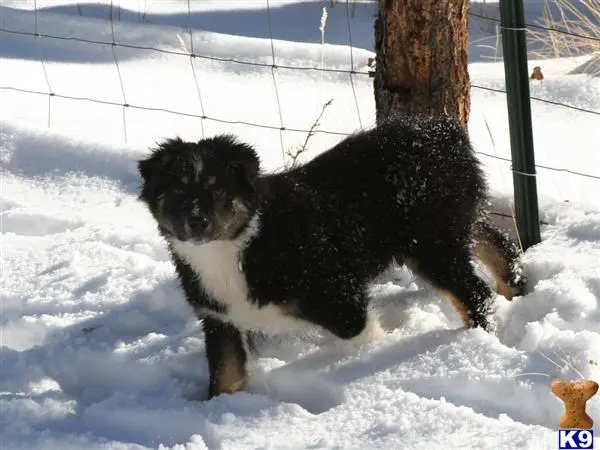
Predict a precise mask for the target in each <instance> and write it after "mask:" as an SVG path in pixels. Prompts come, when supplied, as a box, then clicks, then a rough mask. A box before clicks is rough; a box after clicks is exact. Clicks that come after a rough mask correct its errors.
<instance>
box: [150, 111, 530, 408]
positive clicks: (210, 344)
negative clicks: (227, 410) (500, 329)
mask: <svg viewBox="0 0 600 450" xmlns="http://www.w3.org/2000/svg"><path fill="white" fill-rule="evenodd" d="M139 171H140V174H141V176H142V178H143V186H142V191H141V195H140V198H141V200H142V201H143V202H145V203H146V204H147V205H148V207H149V209H150V211H151V213H152V215H153V216H154V218H155V219H156V221H157V223H158V228H159V230H160V233H161V234H162V236H164V238H165V239H166V241H167V242H168V246H169V249H170V252H171V255H172V259H173V262H174V264H175V267H176V270H177V273H178V276H179V279H180V281H181V285H182V287H183V290H184V293H185V296H186V299H187V301H188V302H189V303H190V304H191V305H192V307H193V308H194V310H195V312H196V314H197V316H198V317H199V318H201V319H203V322H202V323H203V328H204V332H205V337H206V352H207V357H208V364H209V371H210V388H209V396H211V397H212V396H214V395H217V394H220V393H225V392H235V391H238V390H241V389H243V388H244V387H245V385H246V381H247V369H246V363H247V352H248V345H247V342H246V335H247V331H248V330H265V329H268V328H271V327H278V328H281V327H283V328H285V329H290V328H296V327H302V326H306V325H316V326H319V327H322V328H323V329H325V330H328V331H329V332H331V333H333V334H334V335H336V336H338V337H339V338H341V339H345V340H352V341H355V342H358V343H361V342H365V341H368V340H370V339H374V338H376V337H378V336H379V335H381V333H382V331H381V328H380V326H379V325H378V323H377V320H376V317H375V316H374V315H373V314H372V313H371V312H370V310H369V297H368V295H367V287H368V284H369V283H370V282H371V281H373V279H374V278H375V277H377V276H378V275H379V274H381V273H382V271H384V270H385V269H387V268H388V267H389V266H390V264H391V263H392V262H393V261H394V260H395V261H397V262H399V263H400V264H403V263H405V264H407V265H408V267H409V268H410V269H411V270H413V271H414V272H415V273H416V274H418V275H420V276H421V277H423V278H424V279H425V280H427V281H428V282H430V283H431V284H432V285H433V286H434V287H435V288H437V290H438V291H439V292H440V293H441V294H443V295H444V296H445V297H447V298H448V299H449V300H450V301H451V302H452V303H453V305H454V306H455V308H456V310H457V311H458V312H459V313H460V315H461V316H462V319H463V321H464V324H465V326H467V327H483V328H485V329H488V330H489V329H490V328H491V322H490V315H491V314H492V312H493V306H492V299H493V295H492V292H491V291H490V288H489V287H488V285H487V284H486V283H485V282H484V281H482V280H481V279H480V278H478V277H477V276H476V274H475V272H474V269H473V266H472V264H471V261H472V257H473V256H474V257H477V258H478V259H480V260H481V261H482V262H483V263H484V264H485V265H486V266H488V268H489V269H490V271H491V272H492V274H493V275H494V277H495V279H496V284H497V290H498V292H499V293H500V294H502V295H504V296H505V297H507V298H512V297H513V295H516V294H520V292H521V289H522V287H523V284H524V282H525V279H524V277H523V275H522V267H521V262H520V257H519V251H518V249H517V247H516V246H515V244H514V243H513V242H512V241H511V240H510V239H509V238H508V237H507V236H506V235H505V234H503V233H501V232H500V231H498V230H497V229H496V228H494V227H493V226H492V225H490V224H489V223H487V222H486V221H485V220H483V219H481V213H480V212H481V207H482V204H483V203H484V202H485V200H486V194H487V193H486V183H485V181H484V178H483V175H482V171H481V169H480V168H479V164H478V161H477V159H476V157H475V156H474V153H473V151H472V149H471V146H470V143H469V140H468V137H467V135H466V134H465V132H464V131H463V130H462V129H461V127H460V126H459V125H457V123H455V122H454V121H453V120H451V119H448V118H417V117H412V118H405V119H400V120H394V121H390V122H389V123H387V124H384V125H381V126H379V127H376V128H374V129H371V130H369V131H364V132H360V133H357V134H354V135H352V136H350V137H348V138H346V139H344V140H343V141H342V142H340V143H339V144H337V145H336V146H335V147H333V148H332V149H331V150H329V151H327V152H325V153H323V154H321V155H319V156H317V157H316V158H314V159H313V160H312V161H310V162H309V163H307V164H305V165H303V166H301V167H297V168H294V169H291V170H288V171H285V172H282V173H277V174H269V175H262V174H260V169H259V159H258V157H257V154H256V152H255V151H254V150H253V148H252V147H250V146H249V145H247V144H244V143H241V142H239V141H237V140H236V139H235V138H234V137H232V136H229V135H221V136H217V137H214V138H210V139H203V140H201V141H199V142H184V141H182V140H180V139H170V140H167V141H165V142H163V143H161V144H160V145H159V146H158V148H157V149H155V150H154V152H153V153H152V155H151V156H149V157H148V158H147V159H144V160H142V161H140V162H139Z"/></svg>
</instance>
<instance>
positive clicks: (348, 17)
mask: <svg viewBox="0 0 600 450" xmlns="http://www.w3.org/2000/svg"><path fill="white" fill-rule="evenodd" d="M346 24H347V25H348V46H349V47H350V73H349V74H348V76H349V77H350V86H352V95H353V96H354V104H355V105H356V114H357V116H358V125H359V126H360V128H361V129H362V128H363V124H362V119H361V118H360V107H359V106H358V97H357V96H356V87H355V86H354V77H353V75H354V47H353V46H352V22H351V20H350V4H349V0H346Z"/></svg>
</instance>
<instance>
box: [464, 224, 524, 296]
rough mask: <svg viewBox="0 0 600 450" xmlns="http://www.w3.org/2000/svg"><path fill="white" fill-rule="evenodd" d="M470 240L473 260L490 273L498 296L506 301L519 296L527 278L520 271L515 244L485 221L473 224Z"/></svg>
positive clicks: (519, 256) (520, 266)
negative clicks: (471, 240)
mask: <svg viewBox="0 0 600 450" xmlns="http://www.w3.org/2000/svg"><path fill="white" fill-rule="evenodd" d="M472 237H473V241H474V246H473V248H472V254H473V257H475V258H477V259H478V260H479V261H481V263H482V264H484V265H485V266H486V267H487V269H488V270H489V271H490V272H491V274H492V276H493V277H494V279H495V281H496V291H497V292H498V294H500V295H502V296H504V297H506V298H507V299H508V300H512V298H513V297H515V296H519V295H522V294H523V291H524V288H525V283H526V282H527V279H526V277H525V275H524V272H523V263H522V261H521V251H520V250H519V248H518V247H517V245H516V243H515V242H514V241H513V240H512V239H511V238H510V237H509V236H508V234H506V233H504V232H502V231H500V230H499V229H498V228H496V227H495V226H494V225H492V224H491V223H489V222H488V221H487V220H486V219H479V220H478V221H477V222H475V224H474V226H473V235H472Z"/></svg>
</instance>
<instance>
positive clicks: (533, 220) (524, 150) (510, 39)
mask: <svg viewBox="0 0 600 450" xmlns="http://www.w3.org/2000/svg"><path fill="white" fill-rule="evenodd" d="M500 18H501V24H502V52H503V54H504V73H505V77H506V101H507V104H508V123H509V130H510V147H511V155H512V169H513V185H514V192H515V214H516V220H517V230H518V232H519V236H520V239H521V244H522V246H523V250H525V249H527V248H529V247H530V246H532V245H534V244H537V243H538V242H540V240H541V238H540V220H539V211H538V198H537V185H536V178H535V173H536V171H535V156H534V152H533V133H532V129H531V103H530V99H529V73H528V70H527V44H526V38H525V33H526V29H525V18H524V14H523V0H500Z"/></svg>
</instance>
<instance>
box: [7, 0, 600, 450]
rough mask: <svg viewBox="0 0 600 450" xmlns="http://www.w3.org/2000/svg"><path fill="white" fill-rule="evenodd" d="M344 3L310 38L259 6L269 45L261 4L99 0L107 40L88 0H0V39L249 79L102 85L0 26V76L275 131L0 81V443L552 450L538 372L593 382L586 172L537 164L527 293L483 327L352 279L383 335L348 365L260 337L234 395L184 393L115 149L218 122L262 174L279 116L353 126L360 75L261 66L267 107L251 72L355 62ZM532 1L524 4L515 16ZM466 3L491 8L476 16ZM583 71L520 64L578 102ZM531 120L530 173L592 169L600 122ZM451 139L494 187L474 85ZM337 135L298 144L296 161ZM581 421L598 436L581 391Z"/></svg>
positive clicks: (299, 21) (484, 112) (598, 223)
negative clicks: (536, 214) (538, 220)
mask: <svg viewBox="0 0 600 450" xmlns="http://www.w3.org/2000/svg"><path fill="white" fill-rule="evenodd" d="M353 3H354V2H350V4H349V8H350V9H351V11H350V12H351V13H352V14H351V17H350V21H349V22H348V20H347V17H348V16H347V11H346V5H345V4H344V3H343V2H342V3H336V4H335V6H334V7H333V8H330V9H329V17H328V21H327V26H326V32H325V44H324V45H321V44H320V40H321V35H320V32H319V30H318V27H319V20H320V17H321V9H322V6H323V3H322V2H317V1H312V2H311V1H299V0H297V1H287V2H283V1H275V0H273V1H271V2H270V4H271V5H270V6H271V10H270V19H271V20H270V22H271V23H270V25H271V32H272V35H273V37H274V40H273V46H271V40H270V39H269V36H270V32H269V20H268V17H269V16H268V10H267V9H266V2H265V1H262V0H246V1H229V0H221V1H208V0H202V1H195V0H194V1H192V2H190V3H188V2H187V1H185V0H163V1H151V0H121V1H115V2H114V4H115V8H116V7H117V6H118V7H119V8H118V15H117V12H116V11H114V13H115V20H114V22H113V28H112V29H111V22H110V21H109V20H108V17H109V4H110V2H109V1H108V0H104V1H103V2H94V3H84V2H75V1H69V0H37V12H35V9H34V1H32V0H3V1H2V2H1V5H0V27H1V28H3V29H8V30H13V31H24V32H29V33H31V32H35V31H36V29H37V31H38V32H39V33H42V34H52V35H58V36H63V37H73V36H74V37H78V38H83V39H89V40H100V41H107V42H110V41H111V40H112V38H113V33H114V36H115V39H116V40H117V41H118V42H120V43H124V44H132V45H138V46H146V47H156V48H160V49H164V50H169V51H175V52H185V51H186V50H185V49H184V48H182V47H185V48H186V49H187V50H190V49H191V48H192V45H193V49H194V51H195V52H196V53H198V54H202V55H207V56H212V57H216V58H223V59H227V58H234V59H237V60H242V61H247V62H260V63H264V64H266V66H265V67H257V66H253V65H245V64H239V63H231V62H224V61H215V60H208V59H201V58H196V59H194V60H193V61H191V60H190V58H189V57H186V56H179V55H172V54H166V53H160V52H156V51H151V50H136V49H128V48H123V47H116V48H115V49H114V52H115V55H116V57H117V60H118V63H119V70H120V73H121V77H122V80H123V88H124V89H123V90H122V89H121V85H120V82H119V76H118V71H117V68H116V66H115V62H114V59H113V50H112V48H111V46H110V45H92V44H89V43H82V42H77V41H73V40H56V39H48V38H36V37H31V36H26V35H20V34H15V33H6V32H0V58H1V59H0V87H11V88H16V89H25V90H34V91H39V92H49V91H52V92H55V93H57V94H61V95H65V96H73V97H87V98H91V99H96V100H103V101H108V102H116V103H122V102H123V101H124V98H123V92H124V93H125V97H126V101H127V102H128V103H129V104H131V105H135V106H143V107H150V108H162V109H169V110H174V111H178V112H182V113H189V114H192V115H202V114H205V115H206V116H208V117H210V118H213V119H221V120H227V121H230V122H237V121H245V122H251V123H257V124H263V125H269V126H274V127H276V129H266V128H258V127H250V126H247V125H243V124H238V125H234V124H227V123H222V122H218V121H215V120H208V119H206V120H201V119H199V118H197V117H193V116H185V115H175V114H170V113H167V112H160V111H145V110H141V109H136V108H133V107H130V108H127V109H126V111H125V123H124V121H123V111H122V108H121V107H119V106H113V105H110V104H98V103H94V102H90V101H85V100H68V99H63V98H59V97H52V98H51V99H50V101H49V99H48V96H46V95H34V94H27V93H24V92H20V91H16V90H14V89H12V90H7V89H0V120H1V128H0V163H1V170H2V173H1V180H0V200H1V216H0V223H1V231H2V235H1V239H2V241H1V247H0V248H1V256H0V262H1V271H2V273H1V277H2V278H1V295H2V297H1V300H0V308H1V309H0V313H1V316H0V327H1V328H0V344H1V346H0V447H1V448H2V449H3V450H9V449H53V450H54V449H57V450H58V449H60V450H69V449H146V448H161V449H167V448H169V449H171V448H172V449H177V450H184V449H185V450H197V449H205V448H211V449H212V448H225V449H245V448H252V449H255V448H264V449H267V448H269V449H300V448H313V449H317V448H322V449H332V448H339V449H342V448H343V449H382V448H386V449H425V448H427V449H450V448H465V449H466V448H476V449H494V450H499V449H554V448H556V447H557V432H556V429H557V426H558V418H559V416H560V415H561V412H562V405H561V402H560V401H559V400H558V399H557V398H556V397H554V396H553V395H552V394H551V392H550V387H549V385H550V383H551V381H552V380H553V379H555V378H566V379H579V378H590V379H595V380H597V381H600V367H599V365H598V364H599V362H600V195H599V194H600V180H597V179H592V178H586V177H581V176H576V175H573V174H570V173H568V172H557V171H551V170H547V169H541V168H540V169H538V188H539V191H540V205H541V216H542V220H543V222H544V225H543V229H542V237H543V242H542V243H541V244H539V245H537V246H535V247H533V248H531V249H529V250H528V251H527V252H526V253H525V255H524V260H525V265H526V269H527V272H528V275H529V279H530V283H529V287H528V292H527V294H526V295H524V296H523V297H520V298H517V299H515V300H514V301H513V302H512V303H509V302H507V301H505V300H504V299H502V298H499V299H498V304H499V312H498V314H499V316H500V317H501V320H502V325H501V327H500V330H499V333H498V335H497V336H490V335H488V334H486V333H484V332H483V331H480V330H459V329H457V327H458V325H459V319H458V317H457V316H456V314H455V313H454V311H453V310H452V308H451V307H450V306H448V305H446V304H445V303H444V302H443V301H442V300H440V299H439V298H437V297H436V296H435V295H434V294H433V293H432V292H430V291H429V290H427V289H426V288H425V287H424V286H423V285H422V284H421V282H420V281H419V280H418V279H415V278H414V277H413V276H412V275H411V274H410V273H409V272H408V271H406V270H405V269H401V268H395V269H393V270H390V272H389V273H388V274H386V276H385V277H382V278H381V280H379V282H378V283H377V284H375V285H374V286H373V294H374V296H375V298H376V305H377V307H378V309H379V311H380V314H381V317H382V320H383V323H384V325H385V326H386V328H387V329H388V330H389V334H388V335H387V337H386V338H385V339H383V340H382V341H378V342H374V343H372V344H369V345H368V346H366V347H365V348H362V349H360V350H356V351H354V352H351V351H348V350H344V349H343V348H341V347H339V346H337V345H336V343H335V342H325V341H324V338H322V337H320V336H275V337H273V338H271V339H270V340H268V341H266V342H265V343H264V345H263V347H264V348H263V349H262V356H261V357H260V358H259V359H258V360H256V361H255V362H254V364H253V374H252V379H251V386H250V389H249V392H247V393H239V394H235V395H223V396H220V397H218V398H215V399H212V400H210V401H199V400H198V398H199V397H201V396H202V395H203V392H204V391H205V389H206V385H207V367H206V361H205V357H204V344H203V339H202V334H201V331H200V330H199V327H198V324H197V323H196V322H195V321H194V320H193V319H192V318H191V314H190V310H189V309H188V307H187V306H186V304H185V302H184V299H183V297H182V295H181V293H180V291H179V288H178V285H177V283H176V281H175V278H174V273H173V268H172V266H171V264H170V262H169V259H168V254H167V252H166V250H165V246H164V244H163V242H162V241H161V239H160V238H159V236H158V234H157V232H156V230H155V228H154V224H153V221H152V220H151V217H150V215H149V213H148V212H147V211H146V210H145V209H144V207H142V205H141V204H140V203H139V202H138V201H137V200H136V194H137V189H138V184H139V181H138V178H137V174H136V166H135V164H136V160H137V159H138V158H140V157H142V156H144V155H145V154H146V153H147V152H148V149H149V147H151V146H152V145H153V144H154V143H155V142H156V141H157V140H159V139H161V138H164V137H170V136H174V135H180V136H181V137H183V138H185V139H199V138H201V137H202V136H203V132H204V135H205V136H212V135H214V134H215V133H218V132H233V133H235V134H238V135H239V136H240V138H242V139H244V140H246V141H248V142H250V143H252V144H254V145H255V146H256V148H257V149H258V150H259V152H260V155H261V158H262V160H263V168H264V169H265V170H274V169H279V168H281V167H282V166H283V165H284V162H283V157H282V146H283V151H289V150H294V149H296V148H298V146H299V145H301V144H302V143H303V142H304V140H305V138H306V133H303V132H294V131H288V130H286V131H284V132H283V133H281V134H280V131H279V130H278V129H277V127H279V126H280V124H281V122H280V120H282V121H283V124H284V126H285V127H286V128H288V129H289V128H293V129H300V130H305V129H308V128H309V127H310V126H311V124H312V123H313V122H314V120H315V118H316V117H317V116H318V114H319V112H320V110H321V108H322V105H323V104H324V103H325V102H326V101H327V100H329V99H333V103H332V105H331V106H330V107H329V108H327V109H326V111H325V114H324V117H323V119H322V121H321V127H320V128H321V129H322V130H329V131H335V132H340V133H349V132H352V131H354V130H356V129H358V128H359V127H360V126H361V124H362V126H364V127H367V126H370V125H372V124H373V121H374V98H373V90H372V79H370V78H369V77H368V76H367V75H362V74H356V75H354V76H353V80H352V81H353V82H354V91H355V94H356V100H355V97H354V94H353V86H352V83H351V80H350V77H349V76H348V74H346V73H335V72H325V73H322V72H318V71H314V70H290V69H283V68H278V69H275V70H274V77H275V81H276V85H277V93H278V96H279V103H280V105H281V117H280V115H279V112H278V106H277V97H276V92H275V89H274V82H273V73H272V71H271V68H270V67H269V65H270V64H271V63H272V62H273V59H272V58H273V53H274V55H275V62H276V64H278V65H289V66H313V67H315V66H317V67H318V66H321V65H323V66H324V67H325V68H330V69H343V70H347V69H349V68H350V62H351V60H352V61H353V62H354V69H355V70H357V71H366V70H368V69H367V67H366V60H367V58H368V57H369V56H372V55H373V53H372V50H373V19H374V14H375V7H374V5H373V4H369V3H363V2H356V5H354V4H353ZM188 4H189V5H191V8H190V10H188ZM539 4H540V2H528V3H527V11H526V13H527V16H528V20H529V21H531V20H534V19H535V18H536V14H539V11H540V8H539ZM479 7H482V8H484V9H486V10H488V12H489V13H491V14H496V15H497V4H493V3H492V4H490V2H487V4H486V5H479ZM349 24H350V27H351V28H350V29H351V32H352V44H353V48H352V49H351V48H350V47H349V45H348V43H349V32H348V30H349V29H348V25H349ZM190 25H191V28H192V33H190V32H189V30H188V27H189V26H190ZM190 34H191V36H190ZM178 35H179V38H178ZM471 35H472V36H471V40H472V45H471V56H470V59H471V63H470V65H469V71H470V74H471V79H472V82H473V84H475V85H479V86H487V87H491V88H494V89H503V88H504V72H503V65H502V63H501V62H493V61H492V60H491V59H489V58H487V57H486V56H494V55H495V54H496V52H495V50H494V49H491V48H490V47H481V45H489V46H494V45H495V43H496V37H495V24H494V23H491V24H490V23H488V22H486V21H476V20H472V21H471ZM190 38H193V44H192V42H190ZM180 39H182V40H183V44H182V42H181V40H180ZM351 58H352V59H351ZM585 59H586V57H580V58H572V59H555V60H544V61H530V64H531V66H532V67H533V66H534V65H541V66H542V69H543V71H544V75H545V77H546V79H545V80H544V82H543V83H537V82H536V83H532V85H531V92H532V95H533V96H536V97H540V98H545V99H548V100H551V101H557V102H562V103H567V104H571V105H575V106H579V107H582V108H586V109H591V110H595V111H600V78H593V77H590V76H588V75H585V74H583V75H568V72H569V71H570V70H571V69H573V68H574V67H576V66H577V65H578V64H580V63H581V62H582V61H585ZM42 61H44V62H43V63H42ZM192 64H193V68H194V72H195V75H196V77H194V72H193V71H192ZM195 79H197V83H198V88H197V87H196V81H195ZM198 90H199V91H200V97H201V99H202V105H201V104H200V98H199V94H198ZM202 107H203V110H202ZM532 110H533V127H534V134H535V149H536V160H537V163H539V164H542V165H547V166H552V167H557V168H564V169H570V170H573V171H578V172H584V173H589V174H595V175H599V174H600V147H599V146H598V141H599V138H600V131H599V130H600V116H598V115H592V114H586V113H583V112H578V111H574V110H571V109H568V108H564V107H561V106H555V105H549V104H546V103H541V102H535V101H534V102H533V103H532ZM359 119H360V120H359ZM469 129H470V133H471V136H472V140H473V144H474V147H475V149H476V150H477V151H478V152H482V154H481V161H482V162H483V163H484V164H485V168H486V172H487V174H488V176H489V180H490V183H491V186H492V189H493V191H494V193H495V195H496V196H497V197H498V198H500V199H502V198H510V196H511V195H512V175H511V172H510V163H509V162H506V161H502V160H499V159H496V158H493V157H490V156H488V155H492V156H496V157H503V158H509V157H510V148H509V134H508V123H507V111H506V98H505V96H504V94H502V93H495V92H491V91H485V90H481V89H473V90H472V112H471V119H470V123H469ZM124 130H126V133H127V143H125V140H124V137H125V132H124ZM341 137H342V136H339V135H328V134H317V135H316V136H314V137H313V138H311V139H310V141H309V152H307V153H306V154H305V155H303V158H304V160H306V159H309V158H312V157H313V156H314V155H316V154H318V153H319V152H320V151H323V150H325V149H327V148H328V147H329V146H331V145H332V144H334V143H335V142H337V141H339V140H340V139H341ZM483 153H485V154H487V155H485V154H483ZM499 203H503V202H502V201H500V202H499ZM504 211H505V212H506V207H505V208H504ZM505 224H507V225H508V226H510V225H511V223H510V220H509V221H505ZM588 411H589V413H590V415H591V416H592V417H593V418H594V419H595V421H596V425H595V430H596V433H597V434H598V433H600V395H598V396H596V397H595V398H594V399H593V400H591V401H590V402H589V404H588ZM596 445H598V443H596Z"/></svg>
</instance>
